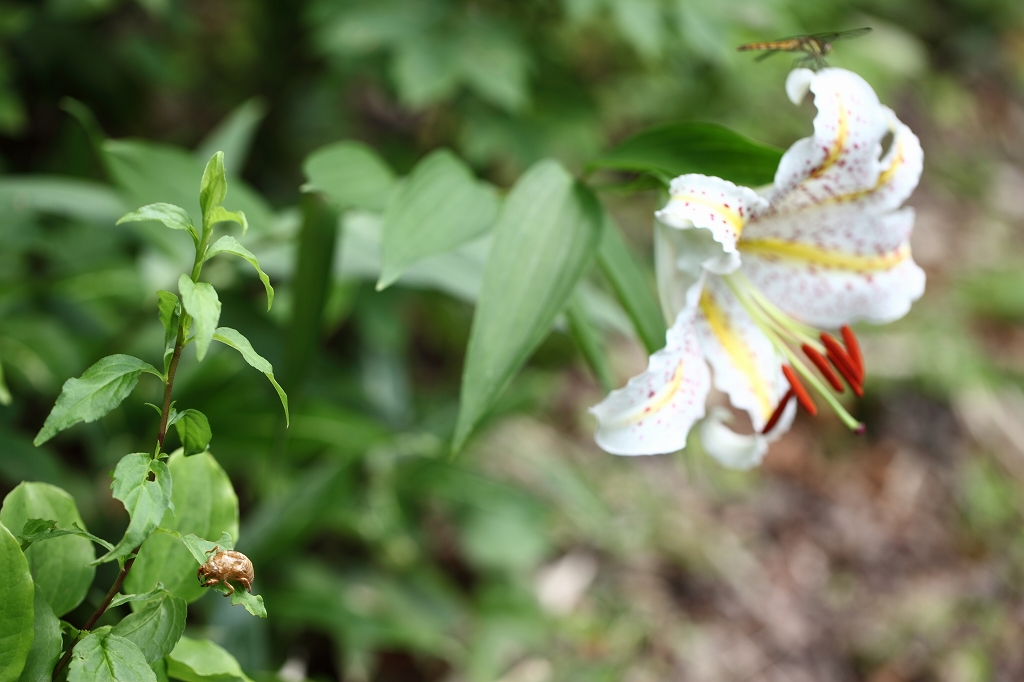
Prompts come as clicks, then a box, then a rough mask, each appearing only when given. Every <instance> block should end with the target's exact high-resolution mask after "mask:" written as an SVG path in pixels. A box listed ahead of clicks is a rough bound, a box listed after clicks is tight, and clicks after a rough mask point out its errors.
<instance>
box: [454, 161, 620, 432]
mask: <svg viewBox="0 0 1024 682" xmlns="http://www.w3.org/2000/svg"><path fill="white" fill-rule="evenodd" d="M601 227H602V217H601V210H600V205H599V204H598V203H597V200H596V199H595V198H594V196H593V195H592V194H591V193H590V192H589V191H588V190H587V189H586V188H584V187H583V186H582V185H580V184H579V183H577V182H575V181H574V180H573V178H572V176H571V175H570V174H569V173H568V172H567V171H566V170H565V169H564V168H563V167H562V166H561V165H559V164H558V163H557V162H554V161H541V162H539V163H537V164H535V165H534V166H532V167H531V168H530V169H529V170H528V171H527V172H526V173H525V174H524V175H523V176H522V177H521V178H520V179H519V181H518V182H517V183H516V184H515V186H514V187H513V188H512V191H511V193H510V194H509V196H508V198H507V199H506V200H505V206H504V208H503V210H502V213H501V216H500V217H499V218H498V224H497V226H496V227H495V229H494V243H493V245H492V246H491V251H490V254H489V256H488V259H487V265H486V268H485V270H484V279H483V284H482V287H481V290H480V298H479V302H478V303H477V308H476V312H475V313H474V316H473V326H472V329H471V331H470V337H469V346H468V349H467V351H466V366H465V370H464V371H463V375H462V392H461V396H460V405H459V418H458V423H457V425H456V429H455V439H454V449H455V450H458V449H459V448H461V446H462V444H463V443H464V442H465V440H466V438H467V437H468V436H469V433H470V432H471V431H472V429H473V427H474V426H475V425H476V424H477V422H478V421H479V420H480V418H481V417H483V415H484V414H485V413H486V412H487V410H488V409H490V407H491V405H492V404H493V402H494V400H495V399H496V398H497V396H498V395H499V394H500V393H501V392H502V391H503V390H504V389H505V387H506V386H508V384H509V382H510V381H511V380H512V377H513V376H514V375H515V373H516V372H517V371H519V368H520V367H522V366H523V363H525V362H526V360H527V358H528V357H529V356H530V354H531V353H533V351H534V350H535V349H536V348H537V346H538V345H539V344H540V342H541V341H542V340H543V339H544V337H545V336H546V335H547V333H548V330H549V329H550V328H551V324H552V322H554V320H555V317H556V316H557V315H558V313H559V312H561V311H562V309H563V308H564V307H565V305H566V303H567V302H568V300H569V296H570V295H571V294H572V291H573V289H574V288H575V286H576V283H577V282H578V281H579V279H580V276H581V275H582V274H583V271H584V269H585V268H586V267H587V265H588V264H589V263H590V262H591V260H592V258H593V255H594V252H595V250H596V248H597V244H598V239H599V238H600V234H601Z"/></svg>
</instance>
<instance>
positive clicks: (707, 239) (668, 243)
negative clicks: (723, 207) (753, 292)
mask: <svg viewBox="0 0 1024 682" xmlns="http://www.w3.org/2000/svg"><path fill="white" fill-rule="evenodd" d="M739 265H740V254H739V253H735V252H734V253H728V254H726V253H723V251H722V245H721V244H719V243H718V242H716V241H715V238H714V237H713V236H712V234H711V231H710V230H680V229H676V228H674V227H668V226H666V225H665V224H663V223H660V222H657V221H655V223H654V272H655V274H656V275H657V280H658V298H659V299H660V300H661V307H662V311H663V312H664V313H665V319H666V320H674V319H676V316H678V315H679V313H680V311H682V310H683V309H684V308H695V307H696V305H697V299H698V298H699V297H700V288H701V287H702V286H703V285H702V282H703V280H704V277H705V276H706V274H705V273H706V272H719V271H722V270H724V271H725V272H733V271H735V270H736V269H737V268H738V267H739Z"/></svg>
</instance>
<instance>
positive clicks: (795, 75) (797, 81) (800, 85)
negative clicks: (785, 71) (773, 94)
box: [786, 69, 814, 106]
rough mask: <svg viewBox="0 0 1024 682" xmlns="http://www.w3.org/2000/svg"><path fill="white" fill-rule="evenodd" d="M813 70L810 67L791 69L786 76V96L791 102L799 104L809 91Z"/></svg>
mask: <svg viewBox="0 0 1024 682" xmlns="http://www.w3.org/2000/svg"><path fill="white" fill-rule="evenodd" d="M813 80H814V72H813V71H811V70H810V69H793V70H792V71H790V72H789V75H788V76H786V96H787V97H789V101H790V102H792V103H793V104H796V105H798V106H799V105H800V102H803V101H804V97H807V93H808V92H810V91H811V81H813Z"/></svg>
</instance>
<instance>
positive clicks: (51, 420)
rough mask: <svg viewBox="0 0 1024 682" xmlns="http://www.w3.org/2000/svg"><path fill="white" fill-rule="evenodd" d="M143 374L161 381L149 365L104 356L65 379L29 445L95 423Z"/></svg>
mask: <svg viewBox="0 0 1024 682" xmlns="http://www.w3.org/2000/svg"><path fill="white" fill-rule="evenodd" d="M143 372H149V373H150V374H152V375H153V376H157V377H160V378H161V379H163V376H162V375H161V374H160V372H158V371H157V370H156V368H155V367H153V365H151V364H149V363H148V362H143V361H142V360H139V359H138V358H135V357H132V356H131V355H108V356H107V357H105V358H103V359H102V360H100V361H99V362H97V363H96V364H95V365H93V366H92V367H90V368H89V369H87V370H85V374H83V375H82V376H81V377H80V378H78V379H68V380H67V381H65V382H64V387H63V388H62V389H61V392H60V396H58V398H57V403H56V404H55V405H54V406H53V410H51V411H50V415H49V416H48V417H47V418H46V421H45V422H44V423H43V428H41V429H40V430H39V433H38V434H36V437H35V440H33V441H32V442H33V443H34V444H35V445H37V446H38V445H42V444H43V443H45V442H46V441H48V440H50V439H51V438H53V437H54V436H55V435H57V433H59V432H60V431H63V430H64V429H66V428H69V427H71V426H74V425H75V424H77V423H78V422H94V421H96V420H97V419H99V418H100V417H102V416H103V415H105V414H106V413H107V412H110V411H111V410H112V409H114V408H115V407H117V406H118V405H120V404H121V401H123V400H124V399H125V398H127V397H128V394H129V393H131V392H132V390H133V389H134V388H135V385H136V384H137V383H139V375H140V374H142V373H143Z"/></svg>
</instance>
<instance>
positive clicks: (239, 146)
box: [195, 97, 267, 176]
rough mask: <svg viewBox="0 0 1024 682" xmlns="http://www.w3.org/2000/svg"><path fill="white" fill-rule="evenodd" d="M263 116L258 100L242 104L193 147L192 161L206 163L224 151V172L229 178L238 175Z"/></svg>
mask: <svg viewBox="0 0 1024 682" xmlns="http://www.w3.org/2000/svg"><path fill="white" fill-rule="evenodd" d="M266 113H267V107H266V106H265V105H264V104H263V101H262V100H261V99H260V98H258V97H253V98H252V99H248V100H246V101H244V102H242V103H241V104H240V105H238V106H237V107H236V108H235V109H233V110H232V111H231V113H230V114H228V115H227V117H226V118H225V119H224V120H223V121H221V122H220V123H219V124H218V125H217V127H216V128H214V129H213V130H212V131H210V133H209V134H208V135H207V136H206V137H205V138H203V141H202V142H200V143H199V146H198V147H197V148H196V151H195V156H196V158H197V159H199V160H200V161H206V160H207V159H209V158H210V157H211V156H213V154H214V153H216V152H217V151H218V150H221V151H223V152H224V172H225V173H227V174H228V175H231V176H235V175H238V174H239V173H241V171H242V167H243V166H244V165H245V159H246V157H247V156H249V146H250V145H251V143H252V138H253V135H254V134H255V133H256V128H258V127H259V124H260V121H262V120H263V117H264V116H266Z"/></svg>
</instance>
